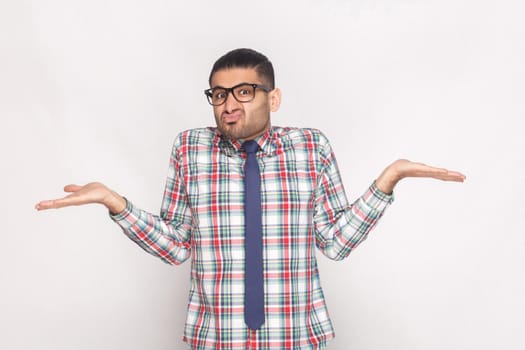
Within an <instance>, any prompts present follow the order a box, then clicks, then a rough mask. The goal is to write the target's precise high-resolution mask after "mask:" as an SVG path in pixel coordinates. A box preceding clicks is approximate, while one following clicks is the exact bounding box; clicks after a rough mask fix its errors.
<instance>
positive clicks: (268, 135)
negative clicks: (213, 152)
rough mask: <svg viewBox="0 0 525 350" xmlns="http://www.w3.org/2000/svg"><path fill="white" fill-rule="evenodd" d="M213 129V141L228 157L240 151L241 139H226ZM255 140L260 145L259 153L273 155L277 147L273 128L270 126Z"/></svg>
mask: <svg viewBox="0 0 525 350" xmlns="http://www.w3.org/2000/svg"><path fill="white" fill-rule="evenodd" d="M211 129H212V130H213V131H214V137H213V143H214V144H215V145H216V146H217V147H219V148H220V150H221V151H222V152H224V153H225V154H226V155H227V156H228V157H232V156H234V155H238V154H239V153H242V152H243V151H242V140H236V139H231V140H230V139H226V138H224V137H223V136H222V134H221V132H220V131H219V129H217V128H211ZM255 142H257V144H258V145H259V147H260V151H259V153H262V154H263V155H264V156H271V155H273V154H274V153H275V152H276V150H277V147H278V142H277V135H276V133H275V131H274V128H272V127H270V128H269V129H268V130H267V131H265V132H264V133H263V134H262V135H260V136H258V137H257V138H255Z"/></svg>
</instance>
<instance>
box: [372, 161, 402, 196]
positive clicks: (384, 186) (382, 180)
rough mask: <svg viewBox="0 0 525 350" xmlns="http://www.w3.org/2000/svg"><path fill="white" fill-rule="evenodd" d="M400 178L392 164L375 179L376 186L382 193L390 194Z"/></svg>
mask: <svg viewBox="0 0 525 350" xmlns="http://www.w3.org/2000/svg"><path fill="white" fill-rule="evenodd" d="M399 180H400V177H399V175H398V174H397V172H396V171H395V169H394V168H393V167H392V166H389V167H387V168H386V169H385V170H384V171H383V172H382V173H381V175H379V177H378V178H377V180H376V187H377V188H378V189H379V190H380V191H381V192H383V193H386V194H392V192H393V191H394V187H395V186H396V184H397V183H398V181H399Z"/></svg>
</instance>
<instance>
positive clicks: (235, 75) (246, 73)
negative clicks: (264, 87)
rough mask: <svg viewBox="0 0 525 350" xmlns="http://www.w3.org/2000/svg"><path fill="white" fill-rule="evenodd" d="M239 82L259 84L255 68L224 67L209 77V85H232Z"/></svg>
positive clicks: (259, 80)
mask: <svg viewBox="0 0 525 350" xmlns="http://www.w3.org/2000/svg"><path fill="white" fill-rule="evenodd" d="M240 83H254V84H260V83H261V79H259V76H258V74H257V71H256V70H255V68H225V69H221V70H218V71H217V72H215V73H214V74H213V76H212V78H211V87H215V86H222V87H232V86H235V85H237V84H240Z"/></svg>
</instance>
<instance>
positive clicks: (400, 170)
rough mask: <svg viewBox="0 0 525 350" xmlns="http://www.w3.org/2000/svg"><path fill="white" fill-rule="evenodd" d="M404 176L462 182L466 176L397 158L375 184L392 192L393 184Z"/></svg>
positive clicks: (385, 190)
mask: <svg viewBox="0 0 525 350" xmlns="http://www.w3.org/2000/svg"><path fill="white" fill-rule="evenodd" d="M405 177H429V178H434V179H439V180H443V181H455V182H463V181H465V179H466V176H465V175H463V174H461V173H459V172H457V171H451V170H447V169H444V168H435V167H431V166H428V165H426V164H423V163H414V162H411V161H409V160H406V159H398V160H396V161H395V162H394V163H392V164H390V165H389V166H388V167H387V168H386V169H385V170H383V172H382V173H381V175H380V176H379V177H378V178H377V180H376V186H377V188H379V190H380V191H382V192H384V193H388V194H390V193H392V191H393V190H394V187H395V185H396V184H397V183H398V182H399V181H400V180H401V179H404V178H405Z"/></svg>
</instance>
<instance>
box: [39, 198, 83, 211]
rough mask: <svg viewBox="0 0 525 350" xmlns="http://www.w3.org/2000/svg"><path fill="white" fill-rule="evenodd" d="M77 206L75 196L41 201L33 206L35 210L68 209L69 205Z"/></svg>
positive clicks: (77, 202)
mask: <svg viewBox="0 0 525 350" xmlns="http://www.w3.org/2000/svg"><path fill="white" fill-rule="evenodd" d="M78 204H80V202H79V201H78V199H76V198H75V196H72V195H69V196H66V197H64V198H58V199H49V200H44V201H41V202H40V203H38V204H37V205H36V206H35V208H36V209H37V210H44V209H58V208H63V207H68V206H71V205H78Z"/></svg>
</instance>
